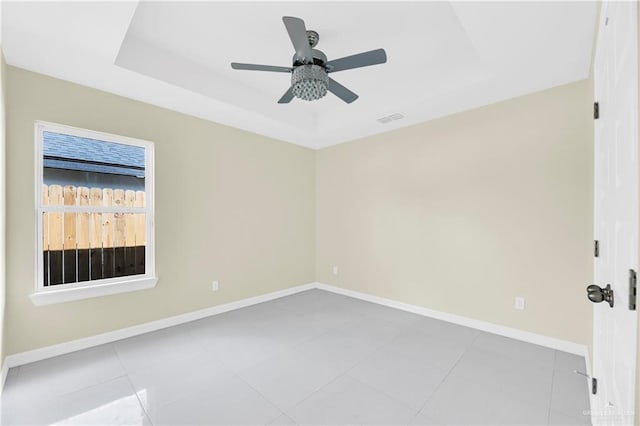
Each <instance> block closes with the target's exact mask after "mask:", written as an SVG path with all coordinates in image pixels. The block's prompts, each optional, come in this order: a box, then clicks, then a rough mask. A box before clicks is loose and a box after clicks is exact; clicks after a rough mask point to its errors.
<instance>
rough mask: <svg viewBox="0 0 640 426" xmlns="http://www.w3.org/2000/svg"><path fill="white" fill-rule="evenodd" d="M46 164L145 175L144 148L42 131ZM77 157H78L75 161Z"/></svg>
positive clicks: (63, 167) (84, 169)
mask: <svg viewBox="0 0 640 426" xmlns="http://www.w3.org/2000/svg"><path fill="white" fill-rule="evenodd" d="M42 145H43V148H42V149H43V155H44V157H45V158H44V167H50V168H56V169H66V170H79V171H86V172H94V173H110V174H117V175H126V176H137V177H144V175H145V171H144V152H145V150H144V148H143V147H139V146H133V145H124V144H119V143H114V142H106V141H101V140H96V139H89V138H82V137H79V136H72V135H65V134H63V133H55V132H46V131H45V132H43V144H42ZM74 160H75V161H74Z"/></svg>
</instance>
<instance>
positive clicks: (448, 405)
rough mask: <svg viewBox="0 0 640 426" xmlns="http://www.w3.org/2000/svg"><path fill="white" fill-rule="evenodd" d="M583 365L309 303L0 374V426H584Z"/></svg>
mask: <svg viewBox="0 0 640 426" xmlns="http://www.w3.org/2000/svg"><path fill="white" fill-rule="evenodd" d="M576 369H577V370H580V371H584V370H585V365H584V359H583V358H581V357H578V356H575V355H570V354H567V353H563V352H559V351H555V350H552V349H547V348H544V347H541V346H536V345H532V344H528V343H523V342H519V341H516V340H511V339H507V338H504V337H500V336H496V335H493V334H489V333H483V332H479V331H477V330H473V329H469V328H465V327H460V326H456V325H452V324H449V323H445V322H441V321H437V320H433V319H430V318H425V317H421V316H418V315H414V314H410V313H407V312H403V311H398V310H395V309H391V308H387V307H383V306H379V305H374V304H371V303H367V302H363V301H360V300H356V299H352V298H349V297H345V296H340V295H336V294H333V293H329V292H324V291H320V290H310V291H306V292H303V293H299V294H296V295H293V296H289V297H285V298H281V299H277V300H274V301H271V302H267V303H263V304H260V305H255V306H252V307H248V308H245V309H241V310H237V311H233V312H229V313H226V314H222V315H218V316H215V317H210V318H207V319H203V320H200V321H195V322H192V323H188V324H184V325H181V326H177V327H172V328H168V329H165V330H161V331H157V332H154V333H149V334H146V335H142V336H138V337H134V338H130V339H126V340H121V341H118V342H115V343H113V344H107V345H103V346H99V347H95V348H91V349H87V350H84V351H80V352H76V353H72V354H69V355H64V356H60V357H57V358H52V359H48V360H45V361H40V362H36V363H33V364H29V365H24V366H22V367H19V368H14V369H11V370H10V371H9V376H8V378H7V383H6V386H5V391H4V394H3V398H2V419H1V420H2V424H3V425H13V424H34V425H35V424H69V425H70V424H74V425H112V424H118V425H124V424H127V425H139V424H140V425H141V424H144V425H187V424H188V425H212V424H247V425H249V424H251V425H254V424H255V425H261V424H273V425H294V424H300V425H303V424H389V425H418V424H425V425H436V424H438V425H439V424H491V425H497V424H508V425H515V424H531V425H534V424H535V425H538V424H588V423H589V419H588V417H587V416H584V415H583V411H584V410H587V409H588V396H587V383H586V379H585V378H584V377H582V376H579V375H577V374H575V373H573V370H576Z"/></svg>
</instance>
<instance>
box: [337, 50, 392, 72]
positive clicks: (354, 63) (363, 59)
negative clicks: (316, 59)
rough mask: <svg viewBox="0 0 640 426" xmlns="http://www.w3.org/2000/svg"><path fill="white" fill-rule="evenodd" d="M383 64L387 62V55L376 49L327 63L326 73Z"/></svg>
mask: <svg viewBox="0 0 640 426" xmlns="http://www.w3.org/2000/svg"><path fill="white" fill-rule="evenodd" d="M385 62H387V53H386V52H385V51H384V49H376V50H370V51H368V52H363V53H358V54H356V55H351V56H345V57H344V58H340V59H334V60H333V61H329V62H327V71H328V72H337V71H344V70H350V69H353V68H362V67H368V66H369V65H377V64H384V63H385Z"/></svg>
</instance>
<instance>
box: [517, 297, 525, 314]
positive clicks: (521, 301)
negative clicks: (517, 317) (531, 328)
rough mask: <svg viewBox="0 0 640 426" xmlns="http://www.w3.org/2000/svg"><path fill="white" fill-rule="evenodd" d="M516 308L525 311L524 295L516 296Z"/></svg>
mask: <svg viewBox="0 0 640 426" xmlns="http://www.w3.org/2000/svg"><path fill="white" fill-rule="evenodd" d="M515 308H516V309H517V310H519V311H524V297H516V302H515Z"/></svg>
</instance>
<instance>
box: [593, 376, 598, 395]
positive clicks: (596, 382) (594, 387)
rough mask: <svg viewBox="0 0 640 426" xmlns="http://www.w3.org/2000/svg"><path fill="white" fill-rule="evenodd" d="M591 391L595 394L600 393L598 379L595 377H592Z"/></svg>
mask: <svg viewBox="0 0 640 426" xmlns="http://www.w3.org/2000/svg"><path fill="white" fill-rule="evenodd" d="M591 393H592V394H594V395H595V394H597V393H598V379H596V378H595V377H592V378H591Z"/></svg>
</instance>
